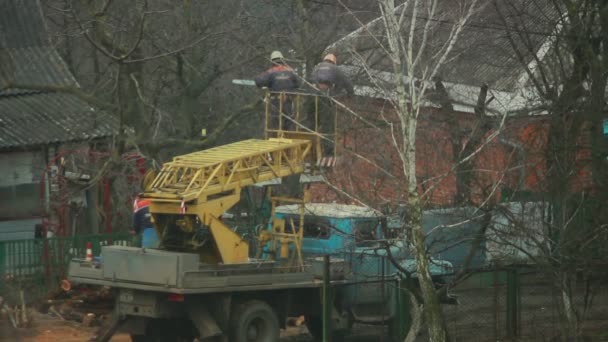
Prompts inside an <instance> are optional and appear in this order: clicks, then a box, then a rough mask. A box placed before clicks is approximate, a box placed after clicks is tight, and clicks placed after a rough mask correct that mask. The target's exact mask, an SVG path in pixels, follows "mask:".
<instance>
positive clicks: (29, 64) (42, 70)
mask: <svg viewBox="0 0 608 342" xmlns="http://www.w3.org/2000/svg"><path fill="white" fill-rule="evenodd" d="M0 62H1V63H0V85H2V86H3V88H4V87H6V85H7V84H22V85H72V86H75V85H76V84H77V83H76V80H75V79H74V77H73V75H72V74H71V73H70V72H69V70H68V67H67V65H66V64H65V62H64V61H63V60H62V59H61V57H60V56H59V54H57V51H55V49H54V48H53V47H52V46H50V43H49V40H48V36H47V32H46V26H45V24H44V20H43V18H42V12H41V9H40V5H39V2H38V1H33V0H2V1H0ZM22 92H28V91H27V90H25V91H24V90H18V89H9V90H6V89H5V90H0V95H2V94H7V93H8V94H15V93H22Z"/></svg>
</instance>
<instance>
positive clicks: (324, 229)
mask: <svg viewBox="0 0 608 342" xmlns="http://www.w3.org/2000/svg"><path fill="white" fill-rule="evenodd" d="M292 220H293V224H294V226H295V228H296V229H295V230H296V231H298V229H299V226H300V216H299V215H293V216H287V217H286V218H285V231H288V232H291V231H292V228H291V221H292ZM330 231H331V223H330V222H329V220H328V219H324V218H317V217H305V218H304V232H303V235H304V237H307V238H313V239H329V236H330Z"/></svg>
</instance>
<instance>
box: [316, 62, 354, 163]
mask: <svg viewBox="0 0 608 342" xmlns="http://www.w3.org/2000/svg"><path fill="white" fill-rule="evenodd" d="M311 83H312V84H313V85H314V86H315V87H316V88H317V89H318V90H319V91H320V92H321V95H322V96H323V99H321V101H319V113H318V121H319V128H318V132H319V133H322V134H323V135H324V137H323V138H322V139H321V147H322V149H323V158H322V159H321V160H319V161H318V162H319V163H320V164H321V165H323V164H324V163H325V162H324V161H325V160H326V159H328V158H329V159H330V160H331V163H334V162H335V158H332V157H334V141H335V139H336V137H335V127H334V126H335V125H334V122H335V120H334V119H335V118H334V115H336V107H335V106H334V105H333V104H334V103H333V100H332V98H331V97H333V96H335V95H338V94H340V93H342V92H343V91H346V93H347V94H348V95H349V96H350V95H353V94H354V89H353V85H352V83H351V82H350V80H349V79H348V77H346V75H345V74H344V73H343V72H342V70H340V68H339V67H338V66H337V65H336V55H334V54H333V53H330V54H327V55H326V56H325V57H324V58H323V61H322V62H321V63H319V64H317V66H315V68H314V70H313V71H312V75H311Z"/></svg>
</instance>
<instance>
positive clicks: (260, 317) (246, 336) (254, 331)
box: [230, 300, 279, 342]
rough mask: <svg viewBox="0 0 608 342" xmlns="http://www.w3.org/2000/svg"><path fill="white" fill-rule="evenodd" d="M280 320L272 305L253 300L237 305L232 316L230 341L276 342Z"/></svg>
mask: <svg viewBox="0 0 608 342" xmlns="http://www.w3.org/2000/svg"><path fill="white" fill-rule="evenodd" d="M278 340H279V320H278V318H277V315H276V314H275V312H274V310H273V309H272V307H270V305H268V304H266V303H264V302H262V301H259V300H252V301H248V302H244V303H241V304H239V305H237V306H236V307H235V308H234V309H233V311H232V316H231V317H230V342H276V341H278Z"/></svg>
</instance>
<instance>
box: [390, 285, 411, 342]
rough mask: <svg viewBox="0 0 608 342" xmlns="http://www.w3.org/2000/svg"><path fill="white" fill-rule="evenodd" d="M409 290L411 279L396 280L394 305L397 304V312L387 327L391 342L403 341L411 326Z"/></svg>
mask: <svg viewBox="0 0 608 342" xmlns="http://www.w3.org/2000/svg"><path fill="white" fill-rule="evenodd" d="M409 289H411V279H409V278H407V279H405V280H404V279H402V278H400V279H399V280H397V295H396V302H397V303H396V304H397V312H396V315H395V316H396V317H395V318H394V319H393V321H392V324H391V325H390V326H389V328H390V335H391V340H393V341H403V339H404V338H405V336H406V335H407V333H408V331H409V330H410V328H411V324H412V316H411V314H412V313H411V311H410V310H411V306H410V297H409V293H408V290H409Z"/></svg>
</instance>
